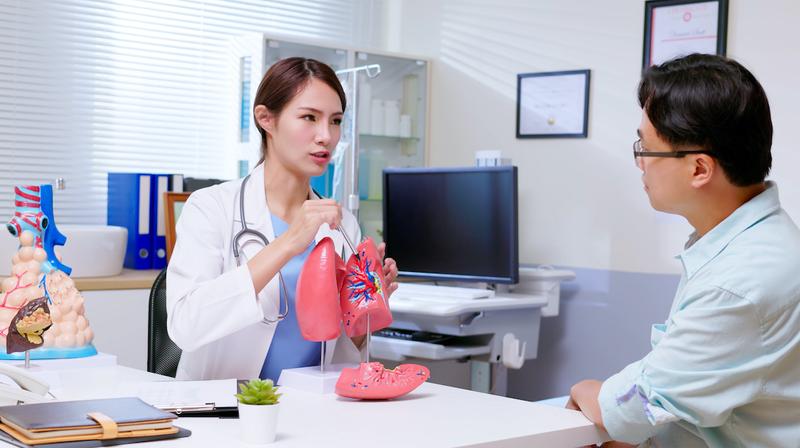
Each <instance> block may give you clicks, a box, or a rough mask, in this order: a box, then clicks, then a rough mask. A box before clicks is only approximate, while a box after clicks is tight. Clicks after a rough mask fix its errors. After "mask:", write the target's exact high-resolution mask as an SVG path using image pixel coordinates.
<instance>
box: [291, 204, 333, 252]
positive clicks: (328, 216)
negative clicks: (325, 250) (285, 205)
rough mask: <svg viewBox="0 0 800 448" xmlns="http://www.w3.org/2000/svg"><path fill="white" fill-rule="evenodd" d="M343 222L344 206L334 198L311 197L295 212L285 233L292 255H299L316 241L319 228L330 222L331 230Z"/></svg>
mask: <svg viewBox="0 0 800 448" xmlns="http://www.w3.org/2000/svg"><path fill="white" fill-rule="evenodd" d="M341 222H342V207H341V206H340V205H339V203H338V202H336V201H335V200H333V199H309V200H307V201H305V202H304V203H303V205H302V207H300V210H298V211H297V212H296V213H295V216H294V218H293V219H292V222H291V223H290V224H289V229H288V230H287V231H286V233H284V234H283V235H281V236H282V237H283V236H284V235H285V238H286V242H287V244H288V246H289V250H290V251H291V253H292V255H293V256H294V255H299V254H301V253H303V251H304V250H306V249H307V248H308V245H309V244H311V242H312V241H314V237H315V236H317V232H318V231H319V228H320V226H321V225H323V224H328V225H329V226H330V227H331V230H333V229H335V228H336V227H338V226H339V224H341Z"/></svg>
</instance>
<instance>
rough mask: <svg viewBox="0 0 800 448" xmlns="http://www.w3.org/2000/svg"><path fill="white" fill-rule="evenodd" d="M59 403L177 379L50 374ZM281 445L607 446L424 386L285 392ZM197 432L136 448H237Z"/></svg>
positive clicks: (557, 423) (211, 425)
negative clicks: (386, 391) (393, 396)
mask: <svg viewBox="0 0 800 448" xmlns="http://www.w3.org/2000/svg"><path fill="white" fill-rule="evenodd" d="M47 375H48V376H49V377H50V379H51V381H52V382H53V394H54V395H56V396H57V397H58V398H59V399H62V400H69V399H80V398H102V397H109V396H113V395H114V393H113V391H114V389H115V387H116V385H117V384H118V383H119V382H123V381H160V380H171V378H167V377H163V376H159V375H154V374H151V373H147V372H144V371H141V370H135V369H131V368H128V367H121V366H114V367H98V368H92V369H80V370H78V369H75V370H58V371H50V372H48V373H47ZM282 392H283V393H284V395H283V397H281V410H280V420H279V423H278V438H277V440H276V442H275V443H274V444H273V445H269V446H270V447H271V446H274V447H276V448H280V447H309V446H325V447H326V448H335V447H347V448H351V447H352V446H366V445H368V444H369V445H376V446H381V447H392V446H397V447H400V446H402V447H408V446H420V447H428V446H431V447H449V446H480V447H490V446H491V447H523V446H524V447H529V446H545V447H576V446H582V445H587V444H592V443H598V442H602V441H605V440H607V437H606V435H605V434H603V433H602V431H599V430H598V429H597V428H596V427H595V426H594V425H593V424H592V423H591V422H590V421H589V420H587V419H586V418H585V417H584V416H583V415H582V414H580V413H579V412H576V411H570V410H567V409H560V408H557V407H552V406H546V405H540V404H536V403H530V402H526V401H520V400H514V399H510V398H504V397H499V396H495V395H489V394H482V393H477V392H471V391H468V390H463V389H456V388H452V387H448V386H441V385H437V384H431V383H426V384H423V385H422V386H420V387H419V388H418V389H417V390H415V391H414V392H412V393H411V394H409V395H406V396H405V397H402V398H400V399H397V400H391V401H378V402H362V401H351V400H346V399H343V398H339V397H338V396H336V395H333V394H330V395H315V394H310V393H306V392H302V391H299V390H293V389H289V388H283V389H282ZM177 424H178V425H179V426H182V427H185V428H187V429H190V430H191V431H192V436H191V437H189V438H185V439H176V440H171V441H161V442H153V443H141V444H136V445H131V446H135V447H142V448H149V447H153V448H156V447H162V448H167V447H173V446H174V447H214V448H217V447H223V446H224V447H238V446H245V445H243V444H241V443H240V442H239V427H238V425H239V421H238V420H236V419H216V418H181V419H178V421H177Z"/></svg>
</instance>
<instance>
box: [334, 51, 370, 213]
mask: <svg viewBox="0 0 800 448" xmlns="http://www.w3.org/2000/svg"><path fill="white" fill-rule="evenodd" d="M361 71H363V72H366V75H367V78H370V79H371V78H374V77H376V76H378V75H380V74H381V66H380V65H379V64H370V65H362V66H360V67H353V68H347V69H343V70H337V71H336V74H337V75H343V74H346V73H353V98H352V102H353V119H352V121H351V123H350V132H351V134H352V135H353V140H352V142H351V144H350V156H351V157H350V160H349V161H350V163H349V164H348V166H347V167H346V170H347V171H346V172H347V175H346V176H345V180H346V181H347V182H346V183H345V186H344V198H342V199H343V202H344V203H345V207H346V208H347V209H348V210H350V211H351V212H352V213H353V215H355V217H356V219H358V209H359V207H360V205H359V196H358V150H359V138H358V132H359V131H358V72H361ZM345 159H347V158H345ZM348 184H349V185H348Z"/></svg>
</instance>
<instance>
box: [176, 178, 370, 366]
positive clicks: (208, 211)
mask: <svg viewBox="0 0 800 448" xmlns="http://www.w3.org/2000/svg"><path fill="white" fill-rule="evenodd" d="M241 183H242V182H241V180H234V181H230V182H226V183H223V184H219V185H214V186H212V187H208V188H204V189H202V190H198V191H195V192H194V193H192V195H191V196H190V197H189V200H188V201H187V202H186V204H185V205H184V207H183V210H182V212H181V215H180V219H179V220H178V223H177V229H176V230H177V240H176V243H175V249H174V251H173V252H172V256H171V259H170V262H169V266H168V268H167V314H168V318H167V329H168V331H169V335H170V338H172V340H173V341H175V343H176V344H177V345H178V347H180V348H181V349H182V350H183V353H182V355H181V360H180V363H179V364H178V370H177V373H176V378H178V379H192V380H201V379H203V380H205V379H224V378H237V379H250V378H258V375H259V373H260V372H261V367H262V364H263V362H264V359H265V357H266V355H267V350H268V349H269V346H270V343H271V342H272V337H273V335H274V334H275V328H276V324H266V323H262V319H263V318H264V317H268V318H272V319H274V318H275V316H277V315H278V313H279V310H278V306H279V305H278V303H279V298H280V292H279V291H280V286H279V281H278V276H277V275H276V276H275V278H273V279H272V280H271V281H270V282H269V283H268V284H267V285H266V286H265V287H264V289H262V290H261V291H260V292H259V293H258V296H256V291H255V288H254V287H253V280H252V279H251V277H250V271H249V270H248V269H247V260H249V259H250V258H252V257H253V256H254V255H255V254H256V253H258V251H259V250H261V248H262V247H263V244H262V243H261V242H260V241H259V240H258V239H257V238H256V237H253V236H252V235H246V236H243V237H242V238H241V239H240V244H239V247H240V258H241V266H237V264H236V259H235V258H234V256H233V249H232V241H233V236H234V235H235V234H236V233H237V232H238V231H239V230H240V229H241V228H242V227H241V218H240V214H239V191H240V187H241ZM244 207H245V219H246V221H247V226H248V227H249V228H250V229H254V230H257V231H259V232H261V233H263V234H264V235H265V236H266V237H267V239H268V240H269V241H272V240H274V239H275V233H274V231H273V229H272V219H271V218H270V212H269V209H268V208H267V201H266V198H265V196H264V167H263V164H259V165H258V166H256V168H255V169H254V170H253V172H252V173H251V175H250V180H249V181H248V182H247V187H246V190H245V195H244ZM342 228H343V229H344V230H345V231H346V232H347V233H348V235H349V237H350V239H351V240H352V241H353V242H357V241H360V239H361V230H360V228H359V226H358V222H357V221H356V219H355V217H354V216H353V215H352V214H351V213H349V212H347V211H343V220H342ZM326 236H327V237H331V239H333V242H334V247H336V248H337V249H339V248H342V247H344V248H345V251H346V252H345V255H346V257H349V254H350V250H349V248H347V247H346V243H345V241H344V238H343V237H342V235H341V234H340V233H339V232H338V231H336V230H331V229H330V227H329V226H328V225H327V224H323V225H322V226H321V227H320V229H319V231H318V232H317V235H316V237H315V241H319V240H320V239H322V238H324V237H326ZM345 260H346V258H345ZM284 306H285V305H284ZM290 312H291V313H295V312H297V311H296V309H294V307H292V308H291V309H290ZM326 355H327V356H326V362H327V363H358V362H360V359H361V354H360V352H359V350H358V349H357V348H356V347H355V345H354V344H353V342H352V341H351V340H350V339H349V338H348V337H347V336H346V335H345V334H344V332H342V335H341V336H340V337H339V339H337V340H333V341H329V342H328V343H327V352H326ZM274 380H277V378H274Z"/></svg>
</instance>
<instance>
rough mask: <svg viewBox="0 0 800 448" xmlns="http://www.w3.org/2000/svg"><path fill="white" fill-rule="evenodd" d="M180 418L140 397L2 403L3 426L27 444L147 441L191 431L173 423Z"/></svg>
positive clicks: (3, 429) (99, 443) (0, 423)
mask: <svg viewBox="0 0 800 448" xmlns="http://www.w3.org/2000/svg"><path fill="white" fill-rule="evenodd" d="M176 418H177V417H175V415H173V414H171V413H168V412H164V411H162V410H160V409H157V408H155V407H153V406H151V405H149V404H147V403H145V402H143V401H142V400H140V399H139V398H108V399H102V400H77V401H62V402H47V403H33V404H25V405H18V406H2V407H0V429H2V431H3V432H4V433H6V434H7V435H9V436H11V437H13V438H14V439H16V440H17V441H19V442H22V443H23V444H24V445H37V446H41V445H46V444H51V443H59V442H91V443H90V444H88V445H81V446H101V445H103V444H107V442H109V441H111V440H114V441H119V443H131V442H132V441H133V440H125V439H138V440H139V441H144V440H158V439H161V438H174V437H185V436H187V435H189V433H188V432H181V430H180V428H178V427H176V426H173V424H172V423H173V421H174V420H175V419H176ZM182 434H183V435H182ZM92 443H97V444H92ZM114 444H117V443H114ZM58 446H64V445H63V444H62V443H59V445H58Z"/></svg>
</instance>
